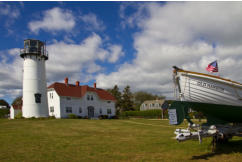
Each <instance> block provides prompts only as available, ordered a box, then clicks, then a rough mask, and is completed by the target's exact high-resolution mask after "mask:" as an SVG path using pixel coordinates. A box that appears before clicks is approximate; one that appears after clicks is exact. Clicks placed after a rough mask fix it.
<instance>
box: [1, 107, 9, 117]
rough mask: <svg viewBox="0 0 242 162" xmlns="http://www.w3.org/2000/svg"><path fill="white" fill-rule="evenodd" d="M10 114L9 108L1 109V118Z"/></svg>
mask: <svg viewBox="0 0 242 162" xmlns="http://www.w3.org/2000/svg"><path fill="white" fill-rule="evenodd" d="M8 114H9V109H0V118H6V117H7V116H8Z"/></svg>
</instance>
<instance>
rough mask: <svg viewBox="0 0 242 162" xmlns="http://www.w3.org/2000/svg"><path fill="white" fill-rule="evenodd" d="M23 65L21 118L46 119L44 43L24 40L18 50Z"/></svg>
mask: <svg viewBox="0 0 242 162" xmlns="http://www.w3.org/2000/svg"><path fill="white" fill-rule="evenodd" d="M20 57H22V58H23V59H24V63H23V107H22V113H23V117H25V118H30V117H37V118H38V117H48V103H47V90H46V74H45V61H46V60H48V52H47V51H46V44H45V42H42V41H39V40H35V39H27V40H24V49H21V50H20Z"/></svg>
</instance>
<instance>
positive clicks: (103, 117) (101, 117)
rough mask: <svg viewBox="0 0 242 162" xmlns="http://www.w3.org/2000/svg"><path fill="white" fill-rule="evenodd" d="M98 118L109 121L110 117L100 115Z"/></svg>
mask: <svg viewBox="0 0 242 162" xmlns="http://www.w3.org/2000/svg"><path fill="white" fill-rule="evenodd" d="M98 118H99V119H108V115H99V116H98Z"/></svg>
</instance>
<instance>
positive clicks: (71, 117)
mask: <svg viewBox="0 0 242 162" xmlns="http://www.w3.org/2000/svg"><path fill="white" fill-rule="evenodd" d="M68 118H69V119H77V116H76V115H75V114H68Z"/></svg>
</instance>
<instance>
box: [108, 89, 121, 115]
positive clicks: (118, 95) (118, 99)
mask: <svg viewBox="0 0 242 162" xmlns="http://www.w3.org/2000/svg"><path fill="white" fill-rule="evenodd" d="M108 91H109V92H110V93H111V94H112V95H113V96H114V97H115V99H116V103H115V107H116V111H117V115H118V114H119V113H120V109H121V102H122V101H121V97H122V94H121V92H120V91H119V88H118V86H117V85H115V86H114V87H113V89H109V90H108Z"/></svg>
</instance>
